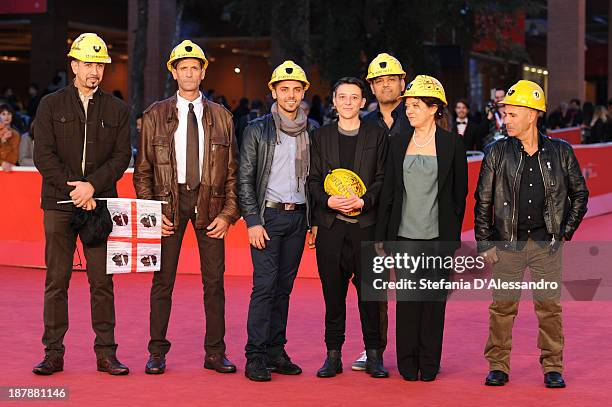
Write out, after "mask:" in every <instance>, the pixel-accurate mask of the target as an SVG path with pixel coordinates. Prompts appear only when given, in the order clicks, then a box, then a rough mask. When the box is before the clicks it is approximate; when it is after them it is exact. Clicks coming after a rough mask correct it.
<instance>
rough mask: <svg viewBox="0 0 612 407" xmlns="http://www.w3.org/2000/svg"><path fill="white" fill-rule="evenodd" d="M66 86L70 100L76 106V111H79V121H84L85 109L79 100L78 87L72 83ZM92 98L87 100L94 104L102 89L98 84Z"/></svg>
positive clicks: (98, 98)
mask: <svg viewBox="0 0 612 407" xmlns="http://www.w3.org/2000/svg"><path fill="white" fill-rule="evenodd" d="M66 87H67V88H68V92H69V93H70V97H71V98H72V102H73V103H75V104H76V106H77V112H79V117H80V118H81V122H82V123H85V109H83V103H82V102H81V98H80V97H79V89H78V88H77V87H76V85H75V84H74V83H69V84H68V85H66ZM92 96H93V98H92V99H91V100H90V101H89V103H91V104H93V105H95V104H96V103H97V102H98V101H99V100H100V97H101V96H102V89H100V86H98V89H97V90H96V91H95V92H94V93H93V95H92Z"/></svg>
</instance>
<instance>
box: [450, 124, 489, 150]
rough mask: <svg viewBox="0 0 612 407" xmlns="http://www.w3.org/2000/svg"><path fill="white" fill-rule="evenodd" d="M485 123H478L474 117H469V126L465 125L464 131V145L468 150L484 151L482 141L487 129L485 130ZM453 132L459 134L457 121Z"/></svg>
mask: <svg viewBox="0 0 612 407" xmlns="http://www.w3.org/2000/svg"><path fill="white" fill-rule="evenodd" d="M483 127H484V126H483V125H482V124H480V123H476V122H475V121H474V120H473V119H471V118H468V123H467V126H466V127H465V132H463V136H460V137H462V138H463V145H464V146H465V149H466V150H479V151H482V149H483V147H484V146H483V145H482V141H483V139H484V133H485V132H486V130H488V128H487V129H486V130H483ZM452 130H453V132H454V133H457V134H459V132H458V131H457V122H456V121H453V129H452Z"/></svg>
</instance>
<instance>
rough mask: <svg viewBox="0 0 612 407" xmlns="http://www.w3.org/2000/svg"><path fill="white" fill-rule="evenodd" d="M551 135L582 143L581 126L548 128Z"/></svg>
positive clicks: (571, 142)
mask: <svg viewBox="0 0 612 407" xmlns="http://www.w3.org/2000/svg"><path fill="white" fill-rule="evenodd" d="M546 134H548V136H549V137H555V138H560V139H563V140H565V141H567V142H568V143H570V144H572V145H574V144H580V143H582V129H581V128H580V127H568V128H566V129H558V130H548V131H546Z"/></svg>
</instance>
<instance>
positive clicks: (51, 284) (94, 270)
mask: <svg viewBox="0 0 612 407" xmlns="http://www.w3.org/2000/svg"><path fill="white" fill-rule="evenodd" d="M71 215H72V212H69V211H58V210H45V211H44V226H45V263H46V265H47V274H46V277H45V300H44V311H43V320H44V324H45V332H44V334H43V338H42V342H43V344H44V345H45V353H47V354H56V355H63V354H64V352H65V348H64V344H63V342H64V336H65V335H66V332H67V331H68V286H69V285H70V277H71V276H72V261H73V259H74V250H75V248H76V239H77V235H76V234H75V233H74V232H73V231H72V229H71V228H70V217H71ZM83 251H84V254H85V259H86V260H87V280H88V281H89V293H90V307H91V324H92V326H93V330H94V332H95V333H96V338H95V340H94V351H95V352H96V355H97V357H98V358H100V357H104V356H110V355H114V354H115V352H116V350H117V344H116V343H115V297H114V294H113V276H112V275H109V274H106V243H104V244H102V245H100V246H96V247H93V246H86V245H83Z"/></svg>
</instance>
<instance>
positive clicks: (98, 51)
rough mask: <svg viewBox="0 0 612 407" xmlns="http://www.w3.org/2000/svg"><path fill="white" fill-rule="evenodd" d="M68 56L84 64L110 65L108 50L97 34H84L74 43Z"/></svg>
mask: <svg viewBox="0 0 612 407" xmlns="http://www.w3.org/2000/svg"><path fill="white" fill-rule="evenodd" d="M68 56H69V57H71V58H74V59H78V60H79V61H83V62H98V63H102V64H110V63H111V58H110V56H109V55H108V48H107V47H106V43H105V42H104V40H103V39H102V38H100V37H99V36H98V34H95V33H83V34H81V35H79V36H78V37H77V39H76V40H74V41H73V42H72V45H71V46H70V52H69V53H68Z"/></svg>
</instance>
